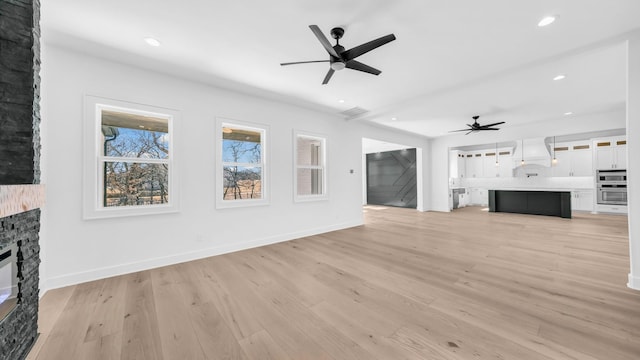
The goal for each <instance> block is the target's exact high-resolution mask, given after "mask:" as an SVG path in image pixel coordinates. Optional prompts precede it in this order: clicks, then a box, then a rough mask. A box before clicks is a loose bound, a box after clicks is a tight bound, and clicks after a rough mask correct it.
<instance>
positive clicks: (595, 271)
mask: <svg viewBox="0 0 640 360" xmlns="http://www.w3.org/2000/svg"><path fill="white" fill-rule="evenodd" d="M365 211H366V225H365V226H360V227H356V228H352V229H348V230H342V231H337V232H332V233H328V234H324V235H319V236H312V237H308V238H303V239H298V240H295V241H290V242H286V243H280V244H276V245H271V246H266V247H262V248H257V249H251V250H247V251H241V252H237V253H233V254H228V255H223V256H217V257H212V258H207V259H203V260H199V261H193V262H189V263H184V264H179V265H175V266H169V267H164V268H159V269H155V270H151V271H143V272H139V273H135V274H129V275H125V276H119V277H114V278H109V279H105V280H100V281H93V282H89V283H85V284H81V285H77V286H72V287H67V288H62V289H58V290H53V291H49V292H48V293H47V294H46V295H45V296H44V297H43V299H42V301H41V308H40V324H41V325H40V326H41V327H40V329H41V332H42V335H41V336H40V339H39V341H38V343H37V344H36V346H35V347H34V349H33V351H32V352H31V354H30V359H39V360H45V359H55V360H58V359H64V360H69V359H83V360H85V359H91V360H93V359H153V360H156V359H167V360H174V359H179V360H186V359H367V360H371V359H516V360H526V359H536V360H538V359H553V360H558V359H581V360H583V359H587V360H588V359H604V360H617V359H633V360H637V359H640V292H638V291H633V290H630V289H628V288H627V287H626V285H625V284H626V280H627V273H628V271H629V260H628V235H627V225H626V221H627V219H626V217H624V216H606V215H591V214H578V215H576V216H575V217H574V218H573V219H571V220H567V219H560V218H553V217H543V216H528V215H516V214H496V213H487V212H485V211H482V210H481V209H480V208H477V207H471V208H464V209H459V210H456V211H454V212H453V213H433V212H429V213H419V212H416V211H414V210H406V209H395V208H383V207H374V206H369V207H366V208H365Z"/></svg>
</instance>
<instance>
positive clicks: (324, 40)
mask: <svg viewBox="0 0 640 360" xmlns="http://www.w3.org/2000/svg"><path fill="white" fill-rule="evenodd" d="M309 29H311V31H313V34H314V35H315V36H316V37H317V38H318V40H320V43H321V44H322V46H323V47H324V49H325V50H327V52H328V53H329V55H331V56H333V57H337V58H340V55H338V53H337V52H336V51H335V50H334V49H333V47H332V46H331V43H329V40H327V37H326V36H324V34H323V33H322V30H320V28H319V27H318V25H309Z"/></svg>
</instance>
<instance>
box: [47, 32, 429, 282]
mask: <svg viewBox="0 0 640 360" xmlns="http://www.w3.org/2000/svg"><path fill="white" fill-rule="evenodd" d="M42 79H43V81H42V115H43V124H44V125H43V127H42V129H43V134H42V136H43V152H44V153H45V155H44V156H43V163H42V168H43V183H45V184H46V186H47V204H46V206H45V207H44V209H43V214H42V217H43V223H42V229H41V242H42V261H43V263H42V267H41V270H42V274H41V279H42V283H41V289H43V290H45V291H46V289H49V288H56V287H60V286H64V285H69V284H74V283H78V282H83V281H88V280H93V279H97V278H102V277H107V276H113V275H117V274H121V273H126V272H131V271H137V270H142V269H147V268H151V267H156V266H161V265H166V264H172V263H176V262H180V261H186V260H190V259H195V258H200V257H205V256H210V255H215V254H220V253H224V252H229V251H234V250H238V249H243V248H247V247H253V246H259V245H262V244H267V243H272V242H277V241H283V240H288V239H292V238H296V237H301V236H306V235H310V234H314V233H320V232H325V231H329V230H334V229H340V228H345V227H350V226H355V225H359V224H361V223H362V208H361V205H362V203H361V201H362V200H361V193H362V180H361V177H362V173H361V169H362V165H361V161H362V158H361V156H362V155H361V152H362V145H361V144H362V143H361V139H362V137H363V136H364V137H373V138H377V139H382V140H387V141H394V142H399V143H404V144H409V145H412V146H416V147H424V146H425V143H426V140H424V138H421V137H417V136H411V135H408V134H405V133H400V132H397V133H396V132H393V131H390V130H388V129H381V128H377V127H370V126H367V125H364V124H361V123H357V122H347V121H345V120H342V119H341V118H339V117H337V116H333V115H331V114H326V113H319V112H316V111H312V110H307V109H303V108H301V107H297V106H293V105H288V104H283V103H278V102H274V101H271V100H265V99H261V98H256V97H252V96H248V95H243V94H240V93H237V92H231V91H226V90H223V89H219V88H215V87H211V86H208V85H205V84H199V83H194V82H190V81H186V80H182V79H178V78H175V77H171V76H166V75H162V74H158V73H154V72H150V71H146V70H144V69H141V68H134V67H131V66H127V65H122V64H118V63H114V62H111V61H106V60H102V59H98V58H94V57H91V56H87V55H83V54H79V53H75V52H71V51H68V50H65V49H61V48H58V47H55V46H50V45H47V44H44V46H43V52H42ZM85 94H87V95H96V96H102V97H108V98H112V99H116V100H124V101H129V102H136V103H141V104H148V105H153V106H159V107H165V108H172V109H177V110H179V111H180V112H181V122H182V123H181V124H180V131H181V132H180V133H179V134H176V135H177V136H178V137H177V138H176V139H175V145H176V149H177V150H176V152H175V155H176V160H177V166H178V171H179V176H180V177H181V189H180V190H181V193H180V195H181V203H182V210H181V212H180V213H177V214H165V215H148V216H137V217H128V218H111V219H101V220H83V219H82V208H81V204H82V201H81V200H82V193H81V191H82V166H83V165H82V158H83V157H82V141H83V140H82V123H83V121H86V119H83V118H82V101H83V95H85ZM216 117H224V118H227V119H236V120H242V121H250V122H255V123H263V124H268V125H269V126H270V134H269V136H270V144H271V145H272V148H271V154H270V160H271V190H270V196H271V203H270V205H268V206H261V207H251V208H237V209H221V210H216V209H215V204H214V199H215V192H214V189H215V186H216V185H218V183H217V182H216V179H215V176H214V174H215V171H214V159H215V150H216V148H215V144H214V143H213V139H214V128H215V119H216ZM294 129H297V130H302V131H307V132H312V133H318V134H325V135H327V148H328V154H327V158H328V179H329V180H328V192H329V197H330V198H329V200H326V201H318V202H304V203H294V202H293V189H292V186H293V164H292V162H293V154H292V151H293V146H292V132H293V130H294ZM425 157H428V156H425ZM350 169H353V170H354V173H353V174H351V173H350V171H349V170H350Z"/></svg>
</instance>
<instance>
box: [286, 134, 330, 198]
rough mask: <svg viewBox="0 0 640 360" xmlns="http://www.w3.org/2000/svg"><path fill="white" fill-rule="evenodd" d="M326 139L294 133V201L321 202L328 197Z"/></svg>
mask: <svg viewBox="0 0 640 360" xmlns="http://www.w3.org/2000/svg"><path fill="white" fill-rule="evenodd" d="M325 161H326V139H325V138H324V137H320V136H315V135H309V134H303V133H300V132H295V133H294V162H295V174H294V199H295V200H296V201H306V200H320V199H326V196H327V184H326V183H327V181H326V179H327V172H326V163H325Z"/></svg>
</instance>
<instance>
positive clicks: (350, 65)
mask: <svg viewBox="0 0 640 360" xmlns="http://www.w3.org/2000/svg"><path fill="white" fill-rule="evenodd" d="M309 28H310V29H311V31H312V32H313V34H314V35H315V36H316V37H317V38H318V40H320V43H321V44H322V46H323V47H324V48H325V50H327V52H328V53H329V59H328V60H312V61H297V62H288V63H281V64H280V65H282V66H285V65H295V64H308V63H319V62H328V63H329V64H330V68H329V71H328V72H327V75H325V77H324V80H323V81H322V85H325V84H326V83H328V82H329V80H330V79H331V76H333V73H334V72H335V71H336V70H342V69H344V68H345V67H346V68H347V69H351V70H358V71H362V72H366V73H369V74H373V75H380V73H381V71H380V70H378V69H375V68H373V67H371V66H369V65H365V64H363V63H361V62H359V61H356V60H354V59H355V58H357V57H358V56H360V55H362V54H365V53H368V52H369V51H371V50H373V49H375V48H377V47H380V46H382V45H384V44H386V43H388V42H391V41H393V40H395V39H396V37H395V35H393V34H389V35H386V36H383V37H380V38H378V39H375V40H371V41H369V42H367V43H364V44H362V45H359V46H356V47H354V48H351V49H349V50H345V49H344V47H343V46H342V45H340V39H341V38H342V36H343V35H344V29H343V28H341V27H335V28H333V29H331V36H332V37H333V38H334V39H336V45H335V46H333V47H332V46H331V44H330V43H329V40H328V39H327V37H326V36H324V34H323V33H322V31H321V30H320V28H319V27H318V25H309Z"/></svg>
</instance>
